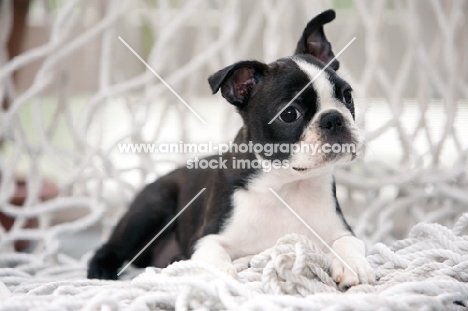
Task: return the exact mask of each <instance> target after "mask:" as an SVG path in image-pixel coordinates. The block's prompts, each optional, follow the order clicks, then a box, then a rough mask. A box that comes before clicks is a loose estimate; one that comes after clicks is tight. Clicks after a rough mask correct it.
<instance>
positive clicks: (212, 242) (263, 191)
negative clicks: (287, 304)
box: [88, 10, 374, 290]
mask: <svg viewBox="0 0 468 311" xmlns="http://www.w3.org/2000/svg"><path fill="white" fill-rule="evenodd" d="M334 18H335V12H334V11H333V10H328V11H325V12H323V13H321V14H320V15H318V16H316V17H315V18H314V19H312V20H311V21H310V22H309V23H308V24H307V27H306V28H305V29H304V32H303V34H302V36H301V38H300V39H299V42H298V44H297V48H296V51H295V53H294V55H293V56H290V57H285V58H280V59H278V60H276V61H274V62H272V63H270V64H265V63H262V62H259V61H254V60H248V61H240V62H237V63H235V64H233V65H231V66H228V67H226V68H224V69H222V70H220V71H218V72H216V73H215V74H213V75H212V76H211V77H209V79H208V81H209V84H210V86H211V89H212V91H213V93H217V92H218V91H219V90H221V94H222V96H223V97H224V98H225V99H226V100H227V101H228V102H229V103H230V104H232V105H234V106H235V107H236V108H237V111H238V112H239V114H240V116H241V117H242V120H243V126H242V128H241V129H240V131H239V132H238V134H237V136H236V138H235V140H234V144H237V145H240V144H249V143H251V144H260V145H262V146H266V145H267V144H270V145H278V144H287V145H300V146H304V145H315V146H318V151H316V152H312V149H309V150H302V149H301V150H295V151H294V152H293V151H292V149H293V148H290V149H289V150H286V151H285V150H284V149H283V148H275V150H274V152H265V150H263V151H261V152H254V151H251V150H249V151H248V152H240V151H239V150H230V151H228V152H226V153H224V154H223V155H222V159H223V161H225V162H226V165H225V166H224V165H223V167H221V166H220V167H219V168H214V169H212V168H208V169H201V168H193V167H192V168H188V167H182V168H179V169H176V170H174V171H172V172H170V173H168V174H167V175H165V176H163V177H161V178H159V179H158V180H156V181H155V182H154V183H152V184H149V185H147V186H146V187H145V188H144V189H143V190H142V191H141V192H140V193H139V194H138V195H137V197H136V198H135V200H134V201H133V203H132V205H131V206H130V209H129V210H128V212H127V213H126V214H125V215H124V216H123V218H122V219H121V220H120V221H119V223H118V224H117V227H116V228H115V230H114V232H113V234H112V236H111V238H110V240H109V241H108V242H107V243H106V244H104V245H103V246H102V247H101V248H100V249H99V250H98V251H97V252H96V254H95V255H94V257H93V258H92V259H91V261H90V263H89V269H88V278H100V279H116V278H117V270H118V269H119V267H121V266H122V264H123V263H124V262H125V261H128V260H130V259H132V258H133V257H134V256H135V255H136V254H137V253H138V252H139V251H140V250H141V249H142V248H143V247H144V246H145V245H146V244H147V243H148V242H149V241H150V240H151V239H152V238H153V237H154V236H155V235H156V234H157V233H158V232H160V231H161V230H162V229H163V228H164V226H166V225H167V224H168V223H169V222H170V221H171V219H172V218H174V217H175V215H176V214H177V213H178V212H179V211H181V209H182V208H183V207H185V206H186V205H187V203H188V202H190V201H191V200H192V199H193V198H194V197H195V196H196V195H197V194H198V193H199V192H200V191H201V190H202V189H203V188H206V190H205V191H204V192H203V193H202V194H201V195H200V196H199V197H197V198H196V199H195V200H194V201H193V202H192V203H191V204H190V206H188V208H187V209H186V210H185V211H184V212H183V213H182V214H181V215H180V216H179V217H178V218H177V219H176V220H175V221H174V222H173V223H172V224H171V225H170V226H169V227H168V228H167V229H166V230H165V231H163V233H162V234H161V236H159V237H158V239H157V240H156V241H158V240H159V241H165V240H168V239H169V238H170V237H171V236H173V237H175V240H176V241H177V244H178V247H179V250H180V253H179V254H178V255H179V257H181V256H182V257H185V258H191V259H192V260H199V261H204V262H208V263H211V264H213V265H214V266H215V267H218V268H219V269H221V270H222V271H225V272H227V273H229V274H231V275H233V276H236V273H237V272H236V269H235V268H234V266H233V264H232V261H233V260H234V259H236V258H239V257H243V256H248V255H254V254H258V253H260V252H262V251H264V250H265V249H267V248H269V247H272V246H274V245H275V243H276V241H277V240H278V239H279V238H281V237H282V236H284V235H285V234H288V233H298V234H302V235H305V236H307V237H308V238H309V239H310V240H312V241H314V242H315V243H316V244H317V245H319V246H321V247H322V249H323V250H324V251H325V252H327V253H330V249H332V250H333V251H334V252H332V253H334V254H333V260H332V263H331V269H330V270H331V271H330V273H331V276H332V277H333V279H334V280H335V282H336V283H337V284H338V285H339V287H340V289H342V290H344V289H347V288H349V287H350V286H353V285H357V284H361V283H363V284H369V283H370V284H372V283H373V282H374V273H373V270H372V268H371V267H370V266H369V264H368V262H367V261H366V258H365V246H364V243H363V242H362V241H361V240H360V239H358V238H357V237H356V236H354V234H353V232H352V230H351V228H350V227H349V225H348V224H347V222H346V220H345V219H344V217H343V214H342V212H341V209H340V206H339V204H338V201H337V198H336V191H335V181H334V178H333V175H332V173H333V167H334V166H335V165H336V164H337V163H344V162H349V161H351V160H353V159H354V158H355V156H356V150H359V148H360V147H361V145H362V136H361V135H360V134H359V131H358V128H357V127H356V125H355V122H354V104H353V97H352V95H351V94H352V89H351V87H350V85H349V84H348V83H346V82H345V81H344V80H343V79H342V78H340V77H339V76H338V75H337V74H336V70H337V69H338V67H339V63H338V61H336V60H334V61H333V62H331V64H330V66H329V67H328V68H326V69H325V70H324V72H323V73H321V74H320V75H319V76H318V77H317V78H316V79H315V80H314V81H313V82H312V83H311V84H310V85H309V86H308V87H307V88H305V90H303V92H301V90H302V89H303V88H304V87H305V86H306V85H307V84H309V83H310V82H311V80H312V79H313V78H314V77H315V76H316V75H317V74H318V73H319V72H320V71H321V70H322V69H323V68H324V67H325V64H327V63H329V62H330V61H332V59H333V58H334V54H333V52H332V50H331V45H330V43H329V42H328V41H327V38H326V37H325V34H324V31H323V26H324V24H326V23H329V22H330V21H332V20H333V19H334ZM298 94H299V96H297V95H298ZM295 97H296V98H295ZM294 98H295V99H294ZM293 99H294V100H293ZM291 100H293V101H292V102H291V103H290V105H289V106H287V105H288V103H289V102H290V101H291ZM285 106H287V108H286V109H284V107H285ZM283 109H284V110H283ZM277 114H279V115H278V116H277V117H275V116H276V115H277ZM271 120H273V121H272V122H271V124H270V121H271ZM343 144H348V145H355V149H354V150H351V151H345V152H324V151H326V150H329V149H330V148H324V147H326V146H328V147H330V146H334V145H339V146H340V145H343ZM232 149H235V148H232ZM265 149H266V148H265ZM349 149H352V148H349ZM332 150H333V148H332ZM321 151H322V152H321ZM329 151H330V150H329ZM218 158H219V157H218V156H212V157H208V158H206V159H208V160H211V159H218ZM239 160H243V161H251V162H252V161H255V160H257V161H271V162H272V163H277V164H278V163H281V165H280V166H279V167H278V165H277V167H276V168H274V169H272V170H270V171H267V170H264V169H262V168H258V167H257V168H254V167H251V166H250V167H249V166H245V165H244V166H240V165H235V164H236V163H235V162H236V161H239ZM284 163H288V165H283V164H284ZM276 195H278V197H279V198H281V199H282V200H283V201H284V202H286V203H287V204H288V205H289V206H290V207H291V208H292V209H293V210H294V211H295V212H296V213H297V215H298V216H299V217H301V218H302V219H303V220H304V221H305V222H306V223H307V224H308V226H309V227H310V228H311V229H312V230H313V231H314V232H315V233H316V234H317V235H318V236H319V237H321V239H322V241H320V239H318V238H317V236H316V235H315V234H313V232H312V231H311V230H310V229H309V228H307V226H305V225H304V224H303V223H302V222H301V221H300V220H299V219H298V217H297V216H296V215H294V214H293V213H292V212H291V211H290V210H289V209H288V208H287V207H286V206H285V204H284V202H282V201H281V200H280V199H279V198H278V197H277V196H276ZM323 241H324V242H325V243H327V244H328V246H329V247H330V248H328V247H326V245H324V244H323ZM155 243H156V244H157V242H155ZM155 243H153V244H155ZM160 244H163V243H162V242H160ZM153 254H154V252H153V253H152V252H151V251H149V249H148V250H147V251H146V252H145V253H143V254H141V255H140V256H139V257H138V258H137V259H136V260H135V262H134V263H135V264H136V265H137V266H146V265H150V264H151V260H152V258H151V257H152V256H153ZM336 255H337V256H336ZM350 268H351V269H350Z"/></svg>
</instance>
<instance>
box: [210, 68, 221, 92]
mask: <svg viewBox="0 0 468 311" xmlns="http://www.w3.org/2000/svg"><path fill="white" fill-rule="evenodd" d="M220 79H221V77H219V75H217V74H216V73H215V74H213V75H211V76H210V77H209V78H208V83H209V84H210V88H211V93H212V94H216V93H218V91H219V88H220V87H221V81H220Z"/></svg>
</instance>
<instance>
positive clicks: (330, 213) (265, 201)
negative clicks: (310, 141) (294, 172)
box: [219, 173, 350, 259]
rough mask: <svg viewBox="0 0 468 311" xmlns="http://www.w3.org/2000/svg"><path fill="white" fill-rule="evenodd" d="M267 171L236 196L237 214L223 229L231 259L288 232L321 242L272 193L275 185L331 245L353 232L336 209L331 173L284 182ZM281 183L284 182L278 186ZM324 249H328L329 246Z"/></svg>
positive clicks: (222, 237) (258, 249) (255, 250)
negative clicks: (346, 227) (327, 177)
mask: <svg viewBox="0 0 468 311" xmlns="http://www.w3.org/2000/svg"><path fill="white" fill-rule="evenodd" d="M278 178H279V176H277V175H275V174H274V173H273V174H271V173H270V174H269V173H265V174H264V175H263V176H261V177H257V179H256V180H255V181H254V182H253V183H251V184H249V187H248V188H249V190H244V189H240V190H237V191H236V192H235V193H234V196H233V205H234V208H233V214H232V215H231V217H230V218H229V220H228V221H227V223H226V224H225V226H224V228H223V230H222V231H221V232H220V233H219V241H220V243H221V244H222V245H223V247H224V248H225V250H226V251H227V253H228V254H229V255H230V256H231V259H235V258H238V257H242V256H246V255H252V254H256V253H259V252H261V251H263V250H265V249H267V248H269V247H272V246H273V245H275V243H276V241H277V240H278V239H279V238H281V237H282V236H284V235H285V234H288V233H299V234H303V235H305V236H307V237H309V238H310V239H311V240H314V241H315V242H316V243H317V245H320V244H321V243H320V242H319V241H318V240H317V239H316V237H315V235H314V234H313V233H312V232H311V231H309V229H308V228H307V227H306V226H305V225H304V224H303V223H301V221H300V220H299V219H297V218H296V216H295V215H294V214H292V213H291V211H290V210H289V209H288V208H287V207H286V206H284V204H283V203H282V202H281V201H279V200H278V198H277V197H275V196H274V195H273V193H271V192H270V191H269V190H268V188H269V187H270V188H272V189H273V190H275V192H277V193H278V195H279V196H280V197H281V198H283V199H284V201H285V202H287V203H288V204H289V205H290V206H291V207H292V209H293V210H294V211H295V212H296V213H297V214H299V216H300V217H301V218H302V219H304V221H305V222H306V223H307V224H308V225H309V226H310V227H311V228H312V229H313V230H314V231H315V232H317V233H318V234H319V235H320V236H321V237H322V239H324V240H325V241H327V243H328V244H329V245H331V244H333V242H334V241H335V240H336V239H338V238H340V237H342V236H344V235H348V234H350V233H349V232H348V231H347V230H346V229H345V227H344V224H343V222H342V220H341V218H340V217H339V216H338V214H337V213H336V207H335V202H334V200H333V197H332V188H331V177H330V178H329V179H328V180H327V179H325V180H324V179H323V177H322V178H311V179H306V180H296V181H292V182H290V183H282V182H281V181H280V180H278ZM278 185H280V186H278ZM323 250H324V251H327V249H326V248H325V246H323Z"/></svg>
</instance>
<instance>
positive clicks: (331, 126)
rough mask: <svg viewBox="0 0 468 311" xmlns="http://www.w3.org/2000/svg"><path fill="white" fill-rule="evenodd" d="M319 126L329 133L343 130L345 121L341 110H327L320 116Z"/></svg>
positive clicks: (333, 133)
mask: <svg viewBox="0 0 468 311" xmlns="http://www.w3.org/2000/svg"><path fill="white" fill-rule="evenodd" d="M319 126H320V128H321V129H322V130H323V131H324V132H326V133H327V134H331V135H336V134H339V133H341V132H343V130H344V129H345V122H344V120H343V117H342V116H341V114H340V113H339V112H335V111H334V112H327V113H324V114H323V115H322V117H321V118H320V122H319Z"/></svg>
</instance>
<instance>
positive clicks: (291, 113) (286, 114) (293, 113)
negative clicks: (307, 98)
mask: <svg viewBox="0 0 468 311" xmlns="http://www.w3.org/2000/svg"><path fill="white" fill-rule="evenodd" d="M300 116H301V113H300V112H299V111H298V110H297V109H296V108H294V107H291V106H289V107H288V108H286V109H284V111H283V112H282V113H281V114H280V116H279V118H280V120H281V121H283V122H285V123H292V122H294V121H296V120H297V119H299V117H300Z"/></svg>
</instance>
